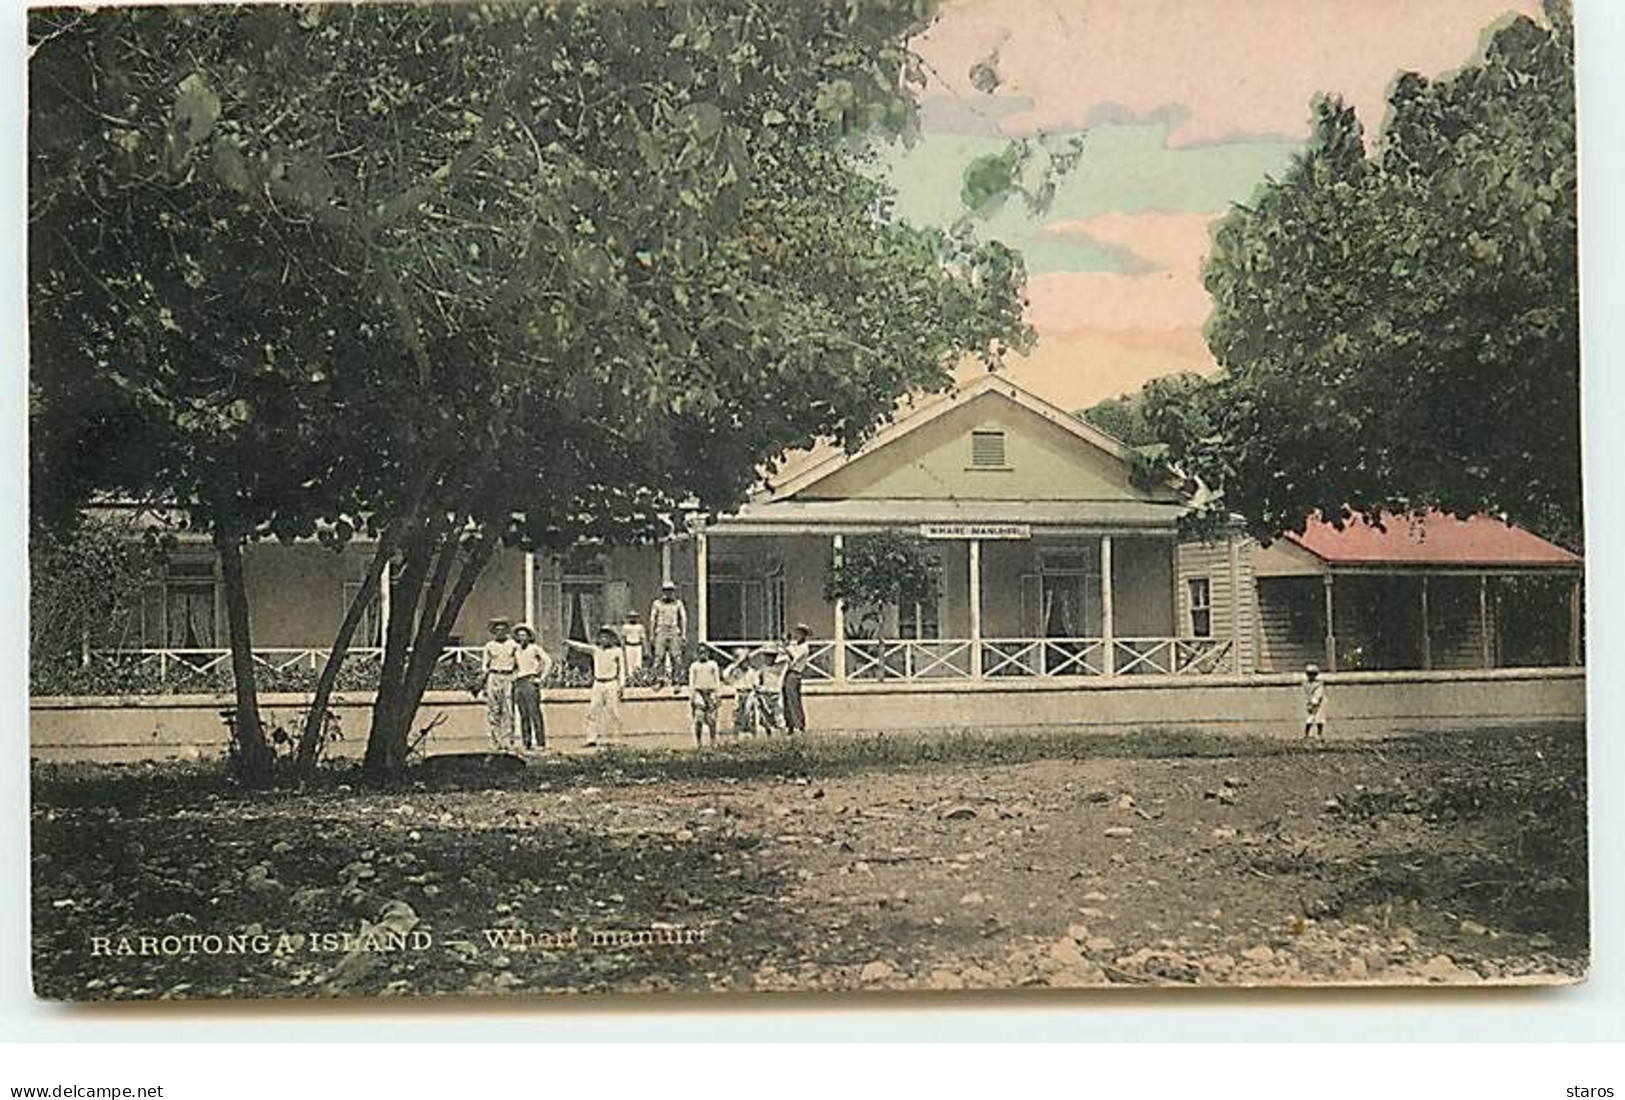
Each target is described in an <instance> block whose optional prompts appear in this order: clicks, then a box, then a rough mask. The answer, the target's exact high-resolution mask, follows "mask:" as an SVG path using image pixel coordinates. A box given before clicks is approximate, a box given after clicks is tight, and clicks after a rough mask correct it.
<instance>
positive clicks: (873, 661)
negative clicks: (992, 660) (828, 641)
mask: <svg viewBox="0 0 1625 1100" xmlns="http://www.w3.org/2000/svg"><path fill="white" fill-rule="evenodd" d="M974 659H975V658H974V656H973V654H972V643H971V641H970V639H969V638H928V639H913V638H900V639H897V640H885V641H879V640H873V639H852V640H849V641H848V642H847V643H846V678H847V679H848V680H963V679H967V678H969V677H970V676H972V675H974V667H973V664H972V662H973V661H974Z"/></svg>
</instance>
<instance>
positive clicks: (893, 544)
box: [824, 531, 942, 608]
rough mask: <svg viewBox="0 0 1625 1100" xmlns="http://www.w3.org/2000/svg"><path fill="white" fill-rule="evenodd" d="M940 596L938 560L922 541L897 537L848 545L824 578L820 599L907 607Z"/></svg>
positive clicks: (864, 538)
mask: <svg viewBox="0 0 1625 1100" xmlns="http://www.w3.org/2000/svg"><path fill="white" fill-rule="evenodd" d="M941 590H942V557H941V555H940V554H938V553H937V551H936V549H935V548H934V547H932V545H931V544H930V543H929V542H927V541H926V540H925V539H922V538H917V537H915V536H912V535H905V534H902V533H901V532H897V531H882V532H880V533H878V534H873V535H862V536H857V537H854V538H851V539H848V540H847V541H846V545H845V547H844V548H843V550H842V553H841V556H840V560H838V561H835V562H832V563H831V565H830V567H829V570H828V572H827V573H826V574H825V577H824V599H826V600H828V601H830V602H832V603H833V602H834V601H836V600H843V601H845V602H846V604H847V605H848V606H849V607H875V608H884V607H908V606H910V605H912V604H915V603H923V602H928V601H930V600H933V599H935V598H936V597H937V595H938V593H939V592H940V591H941Z"/></svg>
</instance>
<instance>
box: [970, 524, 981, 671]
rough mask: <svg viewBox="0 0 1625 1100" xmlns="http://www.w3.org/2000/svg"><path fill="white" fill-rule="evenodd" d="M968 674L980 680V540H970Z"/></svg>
mask: <svg viewBox="0 0 1625 1100" xmlns="http://www.w3.org/2000/svg"><path fill="white" fill-rule="evenodd" d="M970 674H971V675H972V676H973V677H975V678H976V679H978V680H980V679H981V678H982V540H981V539H971V540H970Z"/></svg>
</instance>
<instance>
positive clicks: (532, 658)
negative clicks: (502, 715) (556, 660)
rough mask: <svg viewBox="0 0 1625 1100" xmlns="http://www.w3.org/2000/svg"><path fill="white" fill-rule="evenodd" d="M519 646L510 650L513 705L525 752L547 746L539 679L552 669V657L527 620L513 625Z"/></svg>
mask: <svg viewBox="0 0 1625 1100" xmlns="http://www.w3.org/2000/svg"><path fill="white" fill-rule="evenodd" d="M513 637H514V641H515V642H517V643H518V645H519V649H518V651H517V652H516V653H515V654H514V665H515V668H514V680H513V705H514V710H515V711H517V712H518V715H519V736H520V739H521V740H522V741H523V742H524V744H525V750H526V751H527V752H530V751H534V750H536V749H545V748H546V747H547V726H546V724H545V723H544V722H543V721H542V683H543V681H545V680H546V679H547V676H548V673H550V672H552V671H553V658H552V657H549V656H548V654H547V650H545V649H543V648H542V647H541V646H540V645H538V644H537V642H536V631H534V630H532V629H531V626H530V624H529V623H520V624H519V625H518V626H516V627H514V628H513Z"/></svg>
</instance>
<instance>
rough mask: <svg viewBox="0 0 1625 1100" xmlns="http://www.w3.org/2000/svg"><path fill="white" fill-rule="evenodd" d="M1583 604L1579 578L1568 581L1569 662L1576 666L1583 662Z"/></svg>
mask: <svg viewBox="0 0 1625 1100" xmlns="http://www.w3.org/2000/svg"><path fill="white" fill-rule="evenodd" d="M1584 629H1585V604H1584V601H1583V599H1582V595H1581V591H1580V578H1579V577H1575V578H1574V580H1573V581H1571V582H1569V664H1571V665H1574V666H1575V667H1576V668H1578V667H1579V666H1580V665H1583V664H1584V663H1585V639H1584Z"/></svg>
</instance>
